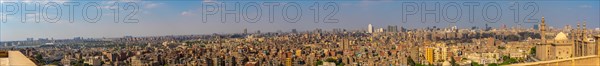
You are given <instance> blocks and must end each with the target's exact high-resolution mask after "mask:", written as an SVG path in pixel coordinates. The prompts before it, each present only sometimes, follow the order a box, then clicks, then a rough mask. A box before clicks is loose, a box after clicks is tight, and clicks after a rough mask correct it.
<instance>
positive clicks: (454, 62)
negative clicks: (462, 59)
mask: <svg viewBox="0 0 600 66" xmlns="http://www.w3.org/2000/svg"><path fill="white" fill-rule="evenodd" d="M450 59H451V60H450V64H452V66H458V64H457V63H456V60H454V57H450Z"/></svg>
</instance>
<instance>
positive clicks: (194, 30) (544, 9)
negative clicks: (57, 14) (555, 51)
mask: <svg viewBox="0 0 600 66" xmlns="http://www.w3.org/2000/svg"><path fill="white" fill-rule="evenodd" d="M61 2H65V1H61ZM66 2H70V1H66ZM72 2H78V1H76V0H75V1H72ZM79 2H88V1H79ZM98 2H100V3H101V4H104V2H109V1H98ZM117 2H118V1H117ZM134 2H135V1H134ZM137 2H138V3H139V4H140V5H141V6H140V8H141V10H140V12H139V14H140V15H139V16H137V17H138V18H139V20H140V21H139V22H138V23H122V22H121V23H114V22H112V21H111V19H112V18H110V16H104V17H103V18H102V19H103V20H101V21H99V22H97V23H86V22H85V21H83V20H81V19H80V20H75V22H74V23H68V22H58V23H47V22H44V21H42V22H41V23H35V22H26V23H21V22H20V21H18V20H15V19H19V18H18V17H20V16H14V17H9V18H13V19H12V20H14V21H11V19H9V21H8V22H6V23H2V24H0V25H1V28H0V29H1V32H0V34H1V35H0V36H1V38H0V41H18V40H25V39H26V38H36V39H37V38H55V39H71V38H73V37H90V38H102V37H107V38H108V37H123V36H164V35H198V34H212V33H219V34H224V33H242V30H243V29H248V31H249V32H255V31H257V30H260V31H262V32H277V31H279V30H281V31H283V32H289V31H290V30H292V29H297V31H310V30H314V29H317V28H320V29H324V30H330V29H334V28H341V29H347V30H366V27H365V26H366V25H367V24H373V26H374V27H375V28H385V27H386V26H388V25H391V26H394V25H396V26H400V27H404V28H409V29H411V28H426V27H432V26H437V27H439V28H443V27H449V25H452V24H451V23H448V22H447V21H440V23H435V22H426V23H421V22H420V21H419V20H418V16H416V17H410V18H409V20H408V22H407V23H403V22H402V20H401V19H402V15H401V12H397V11H401V9H402V8H401V7H400V6H401V5H399V4H394V3H404V2H416V3H421V2H423V1H331V2H334V3H337V4H338V5H339V9H340V10H339V13H337V15H338V16H334V17H333V18H336V19H339V22H338V23H324V22H319V23H314V21H312V18H313V17H312V16H311V14H312V13H310V12H309V11H310V10H309V7H310V6H311V5H313V2H318V3H321V4H325V3H328V2H329V1H279V2H280V3H281V4H280V6H283V4H284V3H287V2H297V3H298V4H300V6H301V8H302V12H303V13H302V15H303V17H302V19H301V20H299V21H298V22H296V23H289V22H285V21H283V19H277V18H276V19H275V20H274V22H273V23H269V21H267V19H266V18H267V17H266V15H268V14H267V13H263V14H262V16H263V17H262V19H261V20H260V21H258V22H256V23H249V22H245V21H244V20H243V19H242V20H240V21H241V22H240V23H236V22H225V23H222V22H221V21H219V16H218V14H217V16H213V17H209V20H208V21H207V22H206V23H203V22H202V20H201V19H199V18H202V16H201V14H200V13H202V10H201V6H202V5H203V4H204V3H206V2H216V3H221V2H226V3H230V2H235V1H137ZM251 2H254V1H251ZM255 2H258V3H264V2H269V1H255ZM456 2H457V3H464V1H456ZM489 2H496V3H498V4H500V7H501V10H502V15H503V16H502V17H501V18H502V19H500V20H499V21H498V22H496V23H487V22H484V20H483V19H481V18H475V20H474V21H475V22H473V23H470V22H468V21H465V20H467V19H468V18H467V17H466V15H467V12H468V11H466V10H465V9H466V7H462V9H463V11H462V14H461V15H462V16H464V17H462V18H461V20H459V21H458V22H457V23H455V25H456V26H457V27H458V28H471V27H472V26H477V27H479V28H482V27H485V25H486V24H488V25H489V26H490V27H494V28H495V27H500V26H502V25H507V27H511V26H516V25H517V23H514V21H512V19H511V18H512V17H513V15H511V14H512V13H511V10H510V9H508V8H509V7H510V4H511V3H520V4H521V6H523V4H525V3H527V2H534V3H537V4H538V5H539V9H540V11H539V13H537V14H536V15H535V16H533V18H538V20H539V17H542V16H544V17H546V18H547V20H546V21H547V24H548V26H549V27H554V28H562V27H563V26H565V25H571V26H574V25H575V23H576V22H583V21H587V23H588V28H590V29H595V28H598V27H599V26H600V22H599V20H598V19H597V18H599V15H600V13H598V12H600V7H599V6H600V5H598V4H597V1H593V0H579V1H514V2H513V1H489ZM489 2H488V1H481V2H480V3H481V5H480V6H483V5H484V4H485V3H489ZM242 3H248V2H242ZM425 3H426V4H427V5H433V4H432V3H434V2H427V1H425ZM441 3H442V5H444V4H446V3H448V2H441ZM242 5H243V4H242ZM175 7H177V8H175ZM263 7H266V6H263ZM476 9H477V8H476ZM262 11H263V12H266V11H267V9H262ZM276 11H278V10H276ZM63 12H65V11H63ZM106 12H110V11H108V10H106V11H105V13H106ZM275 13H277V12H275ZM478 13H479V12H477V13H475V14H476V15H475V16H479V15H481V14H478ZM106 14H110V13H106ZM75 15H80V14H75ZM275 16H276V17H277V16H279V14H277V15H275ZM523 16H525V15H523V14H522V15H521V17H523ZM411 18H417V19H415V20H410V19H411ZM64 20H66V19H65V17H63V18H62V21H64ZM519 24H521V25H522V26H523V27H528V28H530V27H533V26H532V25H535V24H537V23H523V22H520V23H519ZM273 27H275V28H273ZM400 27H398V28H400Z"/></svg>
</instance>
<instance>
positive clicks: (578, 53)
mask: <svg viewBox="0 0 600 66" xmlns="http://www.w3.org/2000/svg"><path fill="white" fill-rule="evenodd" d="M580 35H581V25H580V22H577V29H576V30H575V38H574V39H575V42H574V43H575V46H573V49H574V50H575V52H574V53H575V56H574V57H579V56H581V54H582V53H581V48H580V46H581V42H580V41H581V40H580V39H581V36H580Z"/></svg>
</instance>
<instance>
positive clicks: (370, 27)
mask: <svg viewBox="0 0 600 66" xmlns="http://www.w3.org/2000/svg"><path fill="white" fill-rule="evenodd" d="M367 33H373V25H371V24H369V26H367Z"/></svg>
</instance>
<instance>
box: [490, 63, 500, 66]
mask: <svg viewBox="0 0 600 66" xmlns="http://www.w3.org/2000/svg"><path fill="white" fill-rule="evenodd" d="M488 66H500V65H498V64H496V63H491V64H488Z"/></svg>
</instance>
